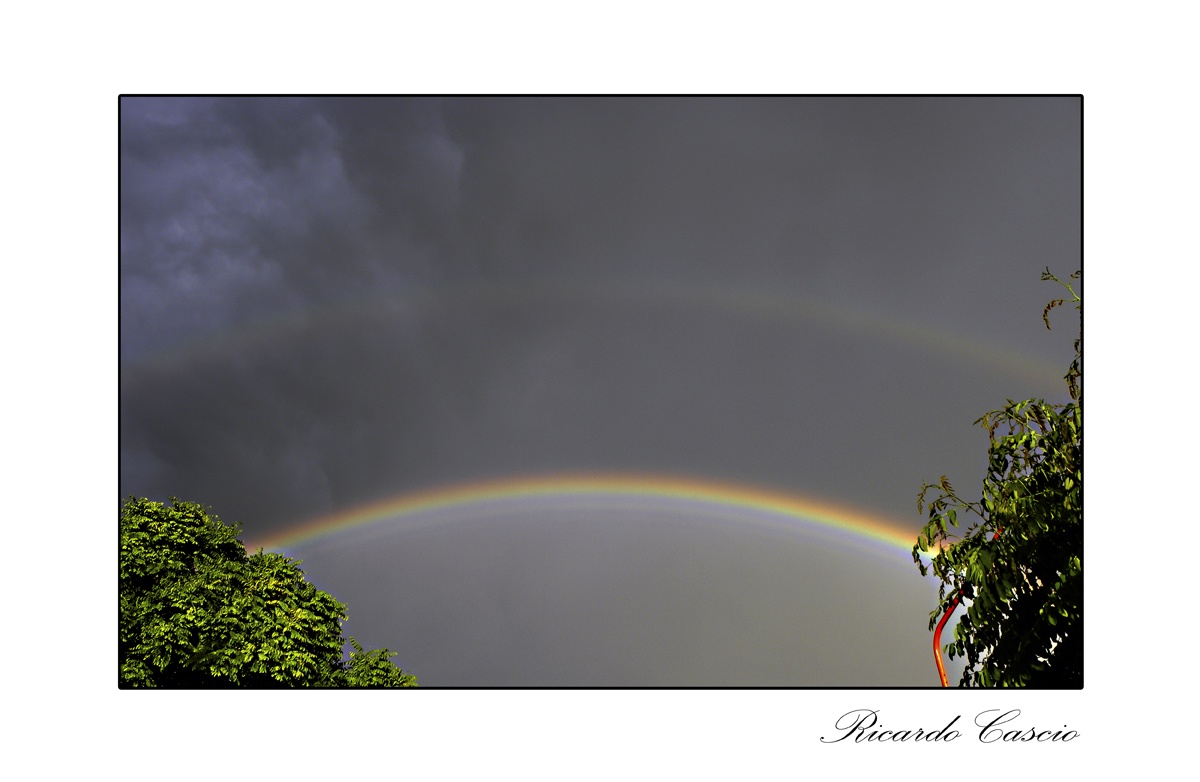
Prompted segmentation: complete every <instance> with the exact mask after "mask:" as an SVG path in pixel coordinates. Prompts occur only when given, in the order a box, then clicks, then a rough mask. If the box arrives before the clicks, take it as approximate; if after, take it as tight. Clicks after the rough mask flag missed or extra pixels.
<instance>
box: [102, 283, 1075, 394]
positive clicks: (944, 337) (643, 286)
mask: <svg viewBox="0 0 1200 782" xmlns="http://www.w3.org/2000/svg"><path fill="white" fill-rule="evenodd" d="M564 302H567V303H577V302H596V303H598V304H601V305H614V304H622V303H624V304H631V305H638V304H640V305H642V306H645V307H647V308H666V309H671V308H678V309H680V310H683V311H696V312H704V311H710V312H724V313H726V314H732V315H737V316H740V317H743V318H750V319H759V320H762V321H766V322H773V323H777V324H779V325H780V326H781V327H788V326H795V325H798V324H803V323H813V324H821V325H824V326H826V327H829V328H833V329H836V330H838V331H841V332H842V333H845V334H849V335H854V336H859V337H862V338H866V339H872V340H876V341H880V342H882V343H884V344H887V343H891V344H895V345H899V346H901V347H908V348H916V349H921V350H927V351H930V352H932V353H934V354H938V355H941V356H944V357H946V358H949V359H953V360H955V361H959V362H962V363H966V364H970V365H974V366H979V367H983V368H987V369H991V370H995V371H1000V372H1004V373H1006V374H1008V375H1010V376H1012V377H1020V378H1023V379H1025V381H1026V382H1032V383H1035V384H1037V385H1038V386H1043V387H1047V388H1058V387H1059V386H1060V381H1061V379H1062V375H1063V372H1064V367H1065V366H1066V365H1065V364H1063V365H1061V366H1060V365H1059V364H1056V363H1052V362H1049V361H1046V360H1044V359H1039V358H1036V357H1033V356H1029V355H1025V354H1023V353H1020V352H1017V351H1014V350H1011V349H1007V348H1005V347H1003V346H1000V345H995V344H989V343H986V342H983V341H980V340H978V339H973V338H970V337H966V336H963V335H957V334H952V333H949V332H946V331H944V330H939V329H934V328H930V327H928V326H925V325H922V324H920V323H918V322H915V321H907V320H903V319H899V318H896V317H893V316H888V317H884V316H881V315H878V314H875V313H873V312H871V311H869V310H846V309H844V308H840V307H834V306H831V305H828V304H824V303H822V302H820V301H817V300H814V299H811V298H808V297H805V296H802V295H799V294H789V293H779V292H770V291H762V290H754V289H745V290H739V289H733V290H730V289H726V288H715V287H705V286H701V285H694V284H684V285H654V284H650V283H639V284H637V285H633V284H619V283H602V282H595V283H589V284H576V285H570V284H540V285H539V284H524V285H499V284H497V285H489V286H474V287H472V286H463V287H459V288H440V289H425V290H412V291H408V292H405V293H391V294H386V295H384V294H373V295H368V296H361V297H351V298H348V299H345V300H341V301H337V302H331V303H327V304H325V305H323V306H320V307H315V308H298V309H296V310H293V311H290V312H286V313H277V314H275V315H271V316H268V317H265V318H263V319H261V320H255V321H252V322H249V323H243V324H240V325H237V326H234V327H231V328H227V329H223V330H219V331H217V332H214V333H212V334H208V335H206V336H203V337H199V338H196V339H193V340H189V341H187V342H184V343H182V344H177V345H173V346H165V347H162V348H159V349H156V350H154V351H152V352H150V353H149V354H147V355H145V356H142V357H140V358H137V359H132V360H129V361H125V362H123V364H122V375H123V377H127V378H128V380H129V381H130V382H137V376H136V375H137V373H138V372H145V371H151V370H153V369H155V368H156V367H158V366H160V365H162V364H164V363H165V364H168V365H169V364H170V363H172V362H177V361H181V360H185V359H194V358H197V357H217V356H222V355H225V354H227V353H228V352H229V351H230V350H232V349H235V348H237V347H245V346H260V347H262V346H269V345H272V344H275V343H277V342H279V341H282V340H285V339H288V338H289V335H292V334H294V333H296V332H297V331H299V330H300V329H302V328H304V327H305V326H308V327H312V326H313V325H314V324H320V326H321V327H322V328H326V329H328V328H332V327H335V326H337V325H339V324H351V323H361V322H363V321H364V320H367V321H370V320H372V319H374V320H375V321H376V322H379V323H385V322H403V321H404V320H405V319H408V318H417V317H422V316H424V315H425V314H427V313H429V312H431V311H434V310H439V309H452V308H455V307H459V308H466V309H482V310H489V309H496V310H501V311H503V310H512V309H526V308H529V307H536V306H544V305H547V304H552V303H564Z"/></svg>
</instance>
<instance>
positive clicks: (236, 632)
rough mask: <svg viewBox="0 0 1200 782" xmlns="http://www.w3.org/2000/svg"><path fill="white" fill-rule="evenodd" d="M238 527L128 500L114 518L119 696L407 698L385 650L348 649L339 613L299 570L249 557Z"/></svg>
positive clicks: (201, 513) (274, 557) (183, 507)
mask: <svg viewBox="0 0 1200 782" xmlns="http://www.w3.org/2000/svg"><path fill="white" fill-rule="evenodd" d="M239 531H240V527H238V526H230V525H227V524H225V523H223V522H222V521H221V520H220V519H218V518H217V516H216V515H213V514H210V513H208V512H206V511H205V509H204V508H203V507H202V506H200V505H197V504H196V503H192V502H181V501H180V500H177V499H175V498H171V504H170V505H165V504H163V503H160V502H152V501H150V500H146V499H141V500H139V499H136V498H133V497H131V498H129V500H128V501H126V503H125V505H124V506H123V507H122V509H121V521H120V581H119V655H120V660H119V664H120V678H119V682H120V686H122V687H183V688H201V687H295V686H301V687H414V686H416V683H417V680H416V677H415V676H413V675H412V674H408V673H405V672H404V671H402V670H400V669H399V668H397V667H396V666H395V665H393V664H392V663H391V662H390V661H389V658H391V657H393V656H394V654H393V653H391V652H389V651H388V650H387V649H381V650H374V651H370V652H366V651H364V650H363V648H362V647H361V646H359V645H358V643H357V642H356V641H355V640H354V639H353V638H351V639H350V644H351V645H352V647H353V651H351V653H350V655H349V659H348V660H345V659H343V654H342V649H343V647H344V645H345V642H346V641H345V639H344V638H343V636H342V631H341V623H342V622H343V621H344V620H345V619H346V606H345V605H343V604H342V603H340V602H338V601H337V600H335V599H334V598H333V597H332V596H331V595H329V594H328V593H326V592H322V591H321V590H319V589H317V588H316V587H314V586H313V585H312V584H310V583H308V582H307V581H305V579H304V572H303V571H302V570H300V568H299V567H298V565H299V562H298V561H296V560H292V559H289V558H287V557H284V556H282V555H280V554H273V553H263V552H262V551H261V550H259V552H258V553H256V554H247V553H246V549H245V547H244V546H243V544H242V542H241V541H240V540H238V537H237V536H238V532H239Z"/></svg>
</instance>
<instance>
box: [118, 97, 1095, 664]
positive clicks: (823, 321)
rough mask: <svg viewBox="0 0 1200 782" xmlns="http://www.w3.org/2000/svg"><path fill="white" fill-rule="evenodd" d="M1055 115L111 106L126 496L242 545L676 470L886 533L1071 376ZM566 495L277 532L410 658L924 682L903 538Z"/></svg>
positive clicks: (672, 106)
mask: <svg viewBox="0 0 1200 782" xmlns="http://www.w3.org/2000/svg"><path fill="white" fill-rule="evenodd" d="M1080 132H1081V104H1080V101H1079V99H1077V98H1029V99H1019V98H990V99H950V98H946V99H914V98H881V99H862V98H843V99H837V98H827V99H686V100H685V99H623V100H601V99H558V100H552V99H523V100H518V99H487V100H480V99H453V100H436V99H411V100H404V99H140V98H132V99H131V98H127V99H123V100H122V103H121V238H120V242H121V315H120V318H121V419H120V430H121V475H120V490H121V495H122V496H126V495H129V494H136V495H138V496H148V497H151V498H156V499H163V498H166V497H167V496H168V495H175V496H179V497H181V498H185V499H191V500H196V501H199V502H203V503H205V504H207V505H210V506H212V507H213V508H214V509H215V510H216V512H217V513H218V514H219V515H221V517H222V518H224V519H226V520H228V521H233V520H237V521H241V522H242V523H243V525H244V530H245V536H244V537H246V538H247V539H256V538H264V537H270V536H272V535H279V534H281V533H282V531H284V530H286V529H287V528H289V527H294V526H296V525H298V524H300V523H302V522H305V521H308V520H311V519H313V518H317V517H321V516H325V515H328V514H331V513H335V512H338V511H343V510H346V509H349V508H353V507H355V506H357V505H360V504H362V503H365V502H369V501H376V500H379V499H382V498H386V497H391V496H396V495H400V494H403V493H405V492H409V491H417V490H422V489H426V488H430V487H434V486H441V485H447V484H455V483H459V482H468V481H476V480H483V479H493V478H505V477H510V476H527V475H550V474H558V473H563V472H584V473H613V472H620V473H634V474H647V475H650V474H653V475H658V474H670V475H680V476H687V477H689V478H693V479H697V480H714V481H722V482H727V483H739V484H747V485H751V486H756V487H761V488H765V489H769V490H773V491H779V492H789V493H793V494H796V495H799V496H803V497H824V498H828V499H830V500H833V501H838V502H843V503H848V504H852V505H854V506H856V507H858V508H861V509H862V510H863V511H864V512H867V513H869V514H871V515H874V516H878V517H880V518H884V519H889V520H892V521H893V522H894V523H895V525H896V526H897V527H907V528H911V530H912V531H913V534H914V535H915V532H916V530H917V529H919V527H920V525H921V521H922V518H921V517H920V516H919V515H918V514H917V513H916V506H915V501H916V493H917V491H918V490H919V488H920V485H921V483H922V481H924V480H933V479H936V478H937V477H938V476H939V475H941V474H943V473H946V474H948V475H949V476H950V478H951V480H952V481H953V482H954V483H955V485H956V487H958V488H959V489H960V490H962V491H964V492H973V491H974V490H975V487H977V486H978V483H979V480H980V479H981V478H982V473H983V466H984V462H985V449H986V437H985V435H984V433H983V432H982V431H981V430H979V429H977V428H974V427H972V426H971V423H972V421H974V420H975V419H976V418H977V417H978V416H979V415H980V414H982V413H983V412H985V411H987V410H990V409H993V408H996V407H999V406H1001V405H1002V404H1003V403H1004V401H1005V399H1006V398H1009V397H1011V398H1025V397H1029V396H1042V397H1045V398H1047V399H1049V400H1051V401H1063V398H1064V397H1065V389H1064V385H1063V383H1062V381H1061V376H1062V374H1063V373H1064V372H1065V370H1066V367H1067V364H1068V363H1069V361H1070V357H1071V341H1072V339H1073V338H1074V336H1075V334H1076V322H1075V321H1074V320H1073V316H1074V312H1073V311H1063V312H1062V313H1060V314H1059V315H1058V317H1057V318H1056V319H1055V320H1053V323H1054V325H1055V329H1054V331H1050V332H1048V331H1046V329H1045V327H1044V326H1043V324H1042V321H1041V318H1040V313H1041V310H1042V307H1043V306H1044V305H1045V303H1046V301H1047V300H1049V299H1050V298H1053V297H1054V296H1056V295H1057V286H1053V284H1051V283H1044V282H1040V281H1039V275H1040V273H1041V270H1042V269H1043V268H1044V267H1046V266H1050V267H1051V269H1052V270H1053V271H1055V272H1056V273H1059V275H1060V276H1061V277H1065V276H1066V275H1068V274H1070V273H1071V272H1072V271H1074V270H1075V269H1076V268H1078V266H1079V263H1080V255H1081V247H1080V229H1081V203H1080V180H1081V149H1080ZM1068 313H1069V314H1068ZM570 515H571V516H572V518H571V519H569V520H567V519H564V517H563V512H562V511H561V510H559V511H556V512H554V511H551V510H546V509H542V510H538V509H537V508H532V507H531V508H530V509H529V513H528V515H527V516H523V517H521V518H511V517H506V516H504V515H503V514H498V515H497V517H496V518H495V519H492V520H490V521H479V520H473V521H470V522H447V523H444V524H438V525H432V526H428V527H425V528H422V529H420V530H408V531H406V530H404V529H402V528H399V527H397V528H394V529H391V530H388V531H387V532H386V534H384V533H383V532H379V531H375V532H373V533H372V534H371V536H368V537H363V536H358V537H355V536H348V537H345V538H339V539H335V540H330V541H327V542H325V543H323V544H321V545H314V546H311V547H309V549H308V550H304V551H299V550H298V551H297V552H295V553H296V554H298V555H300V556H302V557H303V558H304V560H305V562H304V568H305V570H306V572H307V573H308V575H309V577H310V579H311V580H313V581H314V582H316V583H317V584H318V585H320V586H322V587H323V588H326V589H329V590H330V591H331V592H333V593H334V594H335V595H336V596H337V597H338V598H339V599H342V600H343V601H345V602H347V603H348V604H349V606H350V614H351V620H350V622H349V625H348V628H347V629H348V630H349V631H350V632H352V633H354V634H355V635H356V636H357V637H358V638H359V640H360V641H362V642H363V643H364V644H365V645H367V646H388V647H390V648H392V649H393V650H395V651H398V652H399V656H398V657H396V658H395V660H396V662H398V663H399V664H400V665H402V666H403V667H404V668H405V669H406V670H411V671H412V672H414V673H416V674H417V675H418V677H419V678H420V680H421V683H422V684H424V685H472V686H475V685H489V684H492V685H522V684H552V685H572V684H580V685H594V684H618V685H620V684H628V685H641V684H651V685H653V684H668V685H675V684H685V685H686V684H697V685H714V684H715V685H782V686H811V685H817V686H820V685H834V686H844V685H855V684H861V685H870V686H880V685H900V686H908V685H923V684H935V683H936V676H935V675H934V673H933V670H932V661H931V660H930V656H931V655H930V654H929V633H928V631H927V630H926V627H925V623H926V619H927V614H928V611H929V610H930V608H931V607H932V605H933V603H932V597H933V596H932V593H931V589H932V588H933V584H932V581H931V580H929V579H925V580H922V579H921V578H920V576H919V574H918V573H917V571H916V568H915V566H913V565H912V563H911V560H910V559H909V558H908V556H907V554H906V553H904V552H903V551H901V550H896V551H894V552H893V553H894V554H895V556H896V562H895V563H891V562H888V561H887V560H886V559H885V558H883V557H882V556H881V554H880V552H879V551H878V550H872V551H865V550H864V551H863V552H861V553H859V554H855V553H854V552H853V551H846V550H844V549H837V550H834V549H831V548H829V547H827V546H824V545H823V544H819V543H818V542H816V541H814V540H813V539H811V538H810V537H806V536H804V535H800V534H796V535H793V536H790V537H789V536H788V535H785V534H782V533H778V532H773V533H765V532H762V531H761V530H759V529H757V528H755V527H754V526H753V525H752V524H746V525H739V524H738V523H736V522H734V521H731V522H729V523H725V524H720V525H711V524H702V523H690V522H689V520H688V519H687V518H686V516H685V515H684V514H681V513H675V514H674V515H672V514H671V513H668V512H666V511H664V510H661V509H659V510H656V511H654V512H653V513H650V512H649V511H648V512H647V515H645V516H642V517H638V516H636V514H633V515H622V514H621V513H618V512H617V511H615V510H613V511H611V512H609V513H607V514H604V513H596V512H587V513H573V514H570ZM651 517H653V518H651Z"/></svg>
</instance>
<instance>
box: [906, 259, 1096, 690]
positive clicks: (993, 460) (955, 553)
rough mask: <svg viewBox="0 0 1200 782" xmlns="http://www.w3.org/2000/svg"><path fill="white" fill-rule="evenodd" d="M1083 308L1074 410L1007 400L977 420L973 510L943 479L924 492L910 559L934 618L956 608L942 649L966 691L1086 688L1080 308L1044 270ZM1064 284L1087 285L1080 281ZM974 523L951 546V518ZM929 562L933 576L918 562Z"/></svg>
mask: <svg viewBox="0 0 1200 782" xmlns="http://www.w3.org/2000/svg"><path fill="white" fill-rule="evenodd" d="M1042 279H1043V280H1053V281H1054V282H1056V283H1058V284H1059V285H1061V286H1063V287H1064V288H1065V289H1066V291H1067V294H1068V296H1067V297H1065V298H1058V299H1055V300H1053V301H1051V302H1050V303H1049V304H1047V305H1046V308H1045V309H1044V310H1043V311H1042V320H1043V321H1044V322H1045V324H1046V328H1047V329H1048V328H1050V317H1049V315H1050V311H1051V310H1052V309H1054V308H1055V307H1057V306H1060V305H1062V304H1063V303H1064V302H1065V301H1068V300H1069V301H1070V302H1072V303H1073V304H1074V305H1075V309H1076V310H1078V311H1079V313H1080V314H1079V318H1080V332H1079V334H1080V335H1079V337H1078V338H1076V340H1075V358H1074V360H1073V361H1072V362H1071V367H1070V370H1069V371H1068V372H1067V374H1066V376H1065V380H1066V381H1067V390H1068V393H1069V394H1070V398H1071V402H1070V403H1068V404H1065V405H1057V404H1047V403H1046V402H1045V401H1044V400H1042V399H1027V400H1025V401H1022V402H1013V401H1012V400H1011V399H1010V400H1007V401H1008V403H1007V405H1006V406H1005V407H1004V409H1002V410H995V411H992V412H990V413H987V414H986V415H984V416H983V417H981V418H980V419H979V420H978V421H976V422H975V423H976V424H977V425H979V426H982V427H983V428H984V429H986V430H987V432H988V440H989V446H988V468H987V474H986V475H985V476H984V479H983V494H982V497H981V499H980V500H979V501H978V502H966V501H964V500H962V499H961V498H960V497H959V496H958V495H957V494H956V493H955V491H954V489H953V487H952V486H951V485H950V482H949V481H948V480H946V476H944V475H943V476H942V478H941V480H940V481H939V482H938V483H936V484H932V483H927V484H925V485H924V486H923V487H922V488H921V493H920V496H919V497H918V499H917V510H918V512H920V511H921V510H922V506H923V504H924V502H925V495H926V492H928V491H929V490H931V489H933V490H937V491H940V495H939V496H938V497H937V499H935V500H933V501H932V502H930V503H929V505H928V507H929V520H928V522H927V523H926V524H925V526H924V528H923V529H922V530H921V533H920V535H919V536H918V538H917V544H916V545H915V546H913V560H914V561H915V562H916V563H917V565H918V567H919V568H920V570H921V575H926V573H927V572H928V570H929V569H932V571H933V573H934V575H935V576H936V577H938V578H939V579H941V582H942V583H941V584H940V585H939V588H938V606H937V608H936V609H934V611H933V612H931V614H930V619H929V629H930V630H933V629H934V625H935V623H936V622H937V621H938V617H939V616H942V615H943V614H946V613H948V612H949V611H950V610H952V609H953V608H954V606H955V605H957V603H958V602H959V600H962V601H963V602H964V603H966V604H967V610H966V614H965V616H962V617H961V618H960V619H959V622H958V624H957V625H956V626H955V628H954V641H953V642H951V643H950V644H948V645H947V646H946V647H945V649H946V652H947V654H949V656H950V657H951V658H953V657H955V656H958V657H965V658H966V661H967V666H966V668H965V670H964V671H963V675H962V680H961V681H960V685H961V686H965V687H969V686H983V687H997V686H998V687H1021V686H1030V687H1061V688H1067V687H1071V688H1078V687H1082V686H1083V502H1082V500H1083V361H1082V352H1081V346H1082V338H1083V300H1082V298H1081V296H1080V295H1079V294H1077V293H1076V292H1075V290H1074V288H1073V287H1072V284H1071V283H1070V282H1063V281H1061V280H1059V279H1058V278H1057V277H1055V276H1054V275H1053V274H1051V273H1050V270H1049V269H1046V271H1045V272H1044V273H1043V274H1042ZM1070 279H1071V280H1079V281H1082V272H1078V271H1077V272H1075V274H1072V275H1071V277H1070ZM959 511H966V512H967V513H969V514H973V515H974V516H975V517H976V518H975V519H974V520H973V521H972V523H971V524H970V526H968V527H966V528H965V530H964V531H963V533H962V535H961V537H956V538H952V536H951V532H950V528H952V527H954V528H956V527H958V525H959V521H960V520H959V518H958V512H959ZM922 553H925V554H926V555H928V554H929V553H933V554H934V556H932V558H931V559H930V562H929V565H928V567H927V566H926V565H925V564H924V563H923V562H922V560H921V557H920V555H921V554H922Z"/></svg>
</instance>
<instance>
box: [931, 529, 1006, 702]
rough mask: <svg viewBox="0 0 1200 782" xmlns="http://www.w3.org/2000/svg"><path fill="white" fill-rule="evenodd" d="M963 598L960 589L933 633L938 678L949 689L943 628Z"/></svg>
mask: <svg viewBox="0 0 1200 782" xmlns="http://www.w3.org/2000/svg"><path fill="white" fill-rule="evenodd" d="M1003 531H1004V528H1003V527H1001V528H1000V529H998V530H996V534H995V535H993V536H992V540H995V539H996V538H998V537H1000V533H1001V532H1003ZM961 597H962V589H959V590H958V594H957V595H955V596H954V600H952V601H951V602H950V607H949V608H947V609H946V613H945V614H943V615H942V621H940V622H938V626H937V629H936V630H934V631H933V661H934V662H935V663H937V669H938V678H939V679H941V680H942V686H943V687H949V686H950V682H949V681H948V680H947V679H946V666H945V665H943V664H942V628H943V627H945V626H946V620H947V619H949V618H950V614H952V613H954V609H956V608H958V601H959V599H960V598H961Z"/></svg>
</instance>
